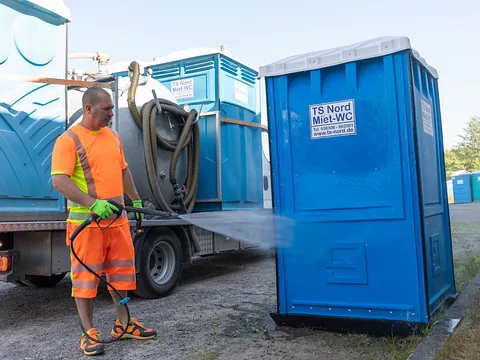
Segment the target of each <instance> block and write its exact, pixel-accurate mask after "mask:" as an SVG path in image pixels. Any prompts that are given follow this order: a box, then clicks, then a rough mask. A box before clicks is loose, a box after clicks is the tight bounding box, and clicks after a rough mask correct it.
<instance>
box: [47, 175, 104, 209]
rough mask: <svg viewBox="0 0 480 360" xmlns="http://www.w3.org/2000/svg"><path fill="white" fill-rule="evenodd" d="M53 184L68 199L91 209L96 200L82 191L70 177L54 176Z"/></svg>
mask: <svg viewBox="0 0 480 360" xmlns="http://www.w3.org/2000/svg"><path fill="white" fill-rule="evenodd" d="M52 184H53V187H54V188H55V190H57V191H58V192H59V193H60V194H62V195H63V196H65V197H66V198H67V199H69V200H70V201H73V202H76V203H77V204H80V205H83V206H86V207H87V208H90V207H91V206H92V205H93V203H94V202H95V200H96V199H94V198H92V197H91V196H89V195H88V194H85V193H84V192H83V191H82V190H80V189H79V187H78V186H77V185H75V183H74V182H73V181H72V180H70V177H69V176H68V175H63V174H61V175H52Z"/></svg>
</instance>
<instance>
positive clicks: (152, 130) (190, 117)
mask: <svg viewBox="0 0 480 360" xmlns="http://www.w3.org/2000/svg"><path fill="white" fill-rule="evenodd" d="M130 69H131V70H132V71H133V76H132V81H131V84H130V88H129V90H128V107H129V109H130V113H131V114H132V117H133V118H134V120H135V123H136V124H137V125H138V127H139V128H140V130H142V132H143V145H144V149H145V150H144V151H145V163H146V168H147V169H146V170H147V176H148V183H149V185H150V189H151V190H152V193H153V196H154V200H155V202H156V206H157V208H160V209H162V210H164V211H168V212H187V213H190V212H192V210H193V207H194V206H195V200H196V195H197V186H198V172H199V167H200V127H199V125H198V123H194V121H195V119H196V118H197V111H196V110H191V111H190V112H187V111H185V110H184V109H183V108H182V107H180V106H179V105H177V104H175V103H173V102H171V101H169V100H166V99H158V101H159V102H160V105H161V108H162V111H164V112H169V113H170V114H171V115H172V116H174V117H177V118H178V117H180V118H181V119H182V121H184V124H183V129H182V131H181V133H180V137H179V138H178V140H176V141H175V140H167V139H164V138H163V137H162V136H161V135H160V133H158V132H157V123H156V119H157V107H156V102H155V100H154V99H152V100H150V101H148V102H146V103H145V104H143V105H142V108H141V114H140V113H139V112H138V110H137V105H136V102H135V95H136V91H137V87H138V81H139V78H140V65H139V64H138V62H136V61H133V62H132V63H131V64H130ZM185 119H186V120H185ZM157 142H158V143H157ZM157 145H160V146H161V147H162V148H163V149H165V150H168V151H171V152H173V154H172V158H171V160H170V168H169V177H170V183H171V184H172V186H173V189H174V191H175V195H176V200H179V202H180V203H179V204H174V203H172V204H168V203H167V201H166V200H165V197H164V196H163V194H162V191H161V189H160V186H159V185H158V176H157ZM187 147H188V164H187V181H186V184H184V185H185V187H186V188H187V196H186V198H185V199H183V196H182V190H181V186H180V185H179V184H178V181H177V179H176V176H175V172H176V169H177V164H178V159H179V158H180V154H181V152H182V151H183V150H184V149H185V148H187ZM182 202H183V204H182ZM182 205H184V206H182Z"/></svg>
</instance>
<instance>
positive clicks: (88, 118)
mask: <svg viewBox="0 0 480 360" xmlns="http://www.w3.org/2000/svg"><path fill="white" fill-rule="evenodd" d="M82 106H83V120H82V124H83V125H84V126H86V127H87V128H89V129H92V130H99V129H101V128H102V127H105V126H107V125H108V123H109V122H110V120H111V119H112V117H113V112H112V110H113V102H112V98H111V96H110V94H109V93H108V92H107V91H106V90H105V89H102V88H99V87H91V88H88V89H87V91H85V93H84V94H83V96H82Z"/></svg>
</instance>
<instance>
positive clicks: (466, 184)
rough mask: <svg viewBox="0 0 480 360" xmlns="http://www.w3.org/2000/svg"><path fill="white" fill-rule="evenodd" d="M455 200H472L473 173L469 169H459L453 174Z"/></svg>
mask: <svg viewBox="0 0 480 360" xmlns="http://www.w3.org/2000/svg"><path fill="white" fill-rule="evenodd" d="M452 182H453V200H454V203H456V204H461V203H471V202H472V200H473V199H472V175H471V174H470V173H469V172H468V171H464V170H459V171H456V172H454V173H453V175H452Z"/></svg>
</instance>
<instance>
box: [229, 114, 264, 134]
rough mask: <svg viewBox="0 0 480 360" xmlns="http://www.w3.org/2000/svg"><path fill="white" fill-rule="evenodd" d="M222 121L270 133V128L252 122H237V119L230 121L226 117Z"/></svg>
mask: <svg viewBox="0 0 480 360" xmlns="http://www.w3.org/2000/svg"><path fill="white" fill-rule="evenodd" d="M222 121H223V122H226V123H230V124H237V125H243V126H251V127H256V128H260V129H262V131H268V127H266V126H265V125H262V124H257V123H254V122H251V121H243V120H235V119H229V118H224V117H222Z"/></svg>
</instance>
